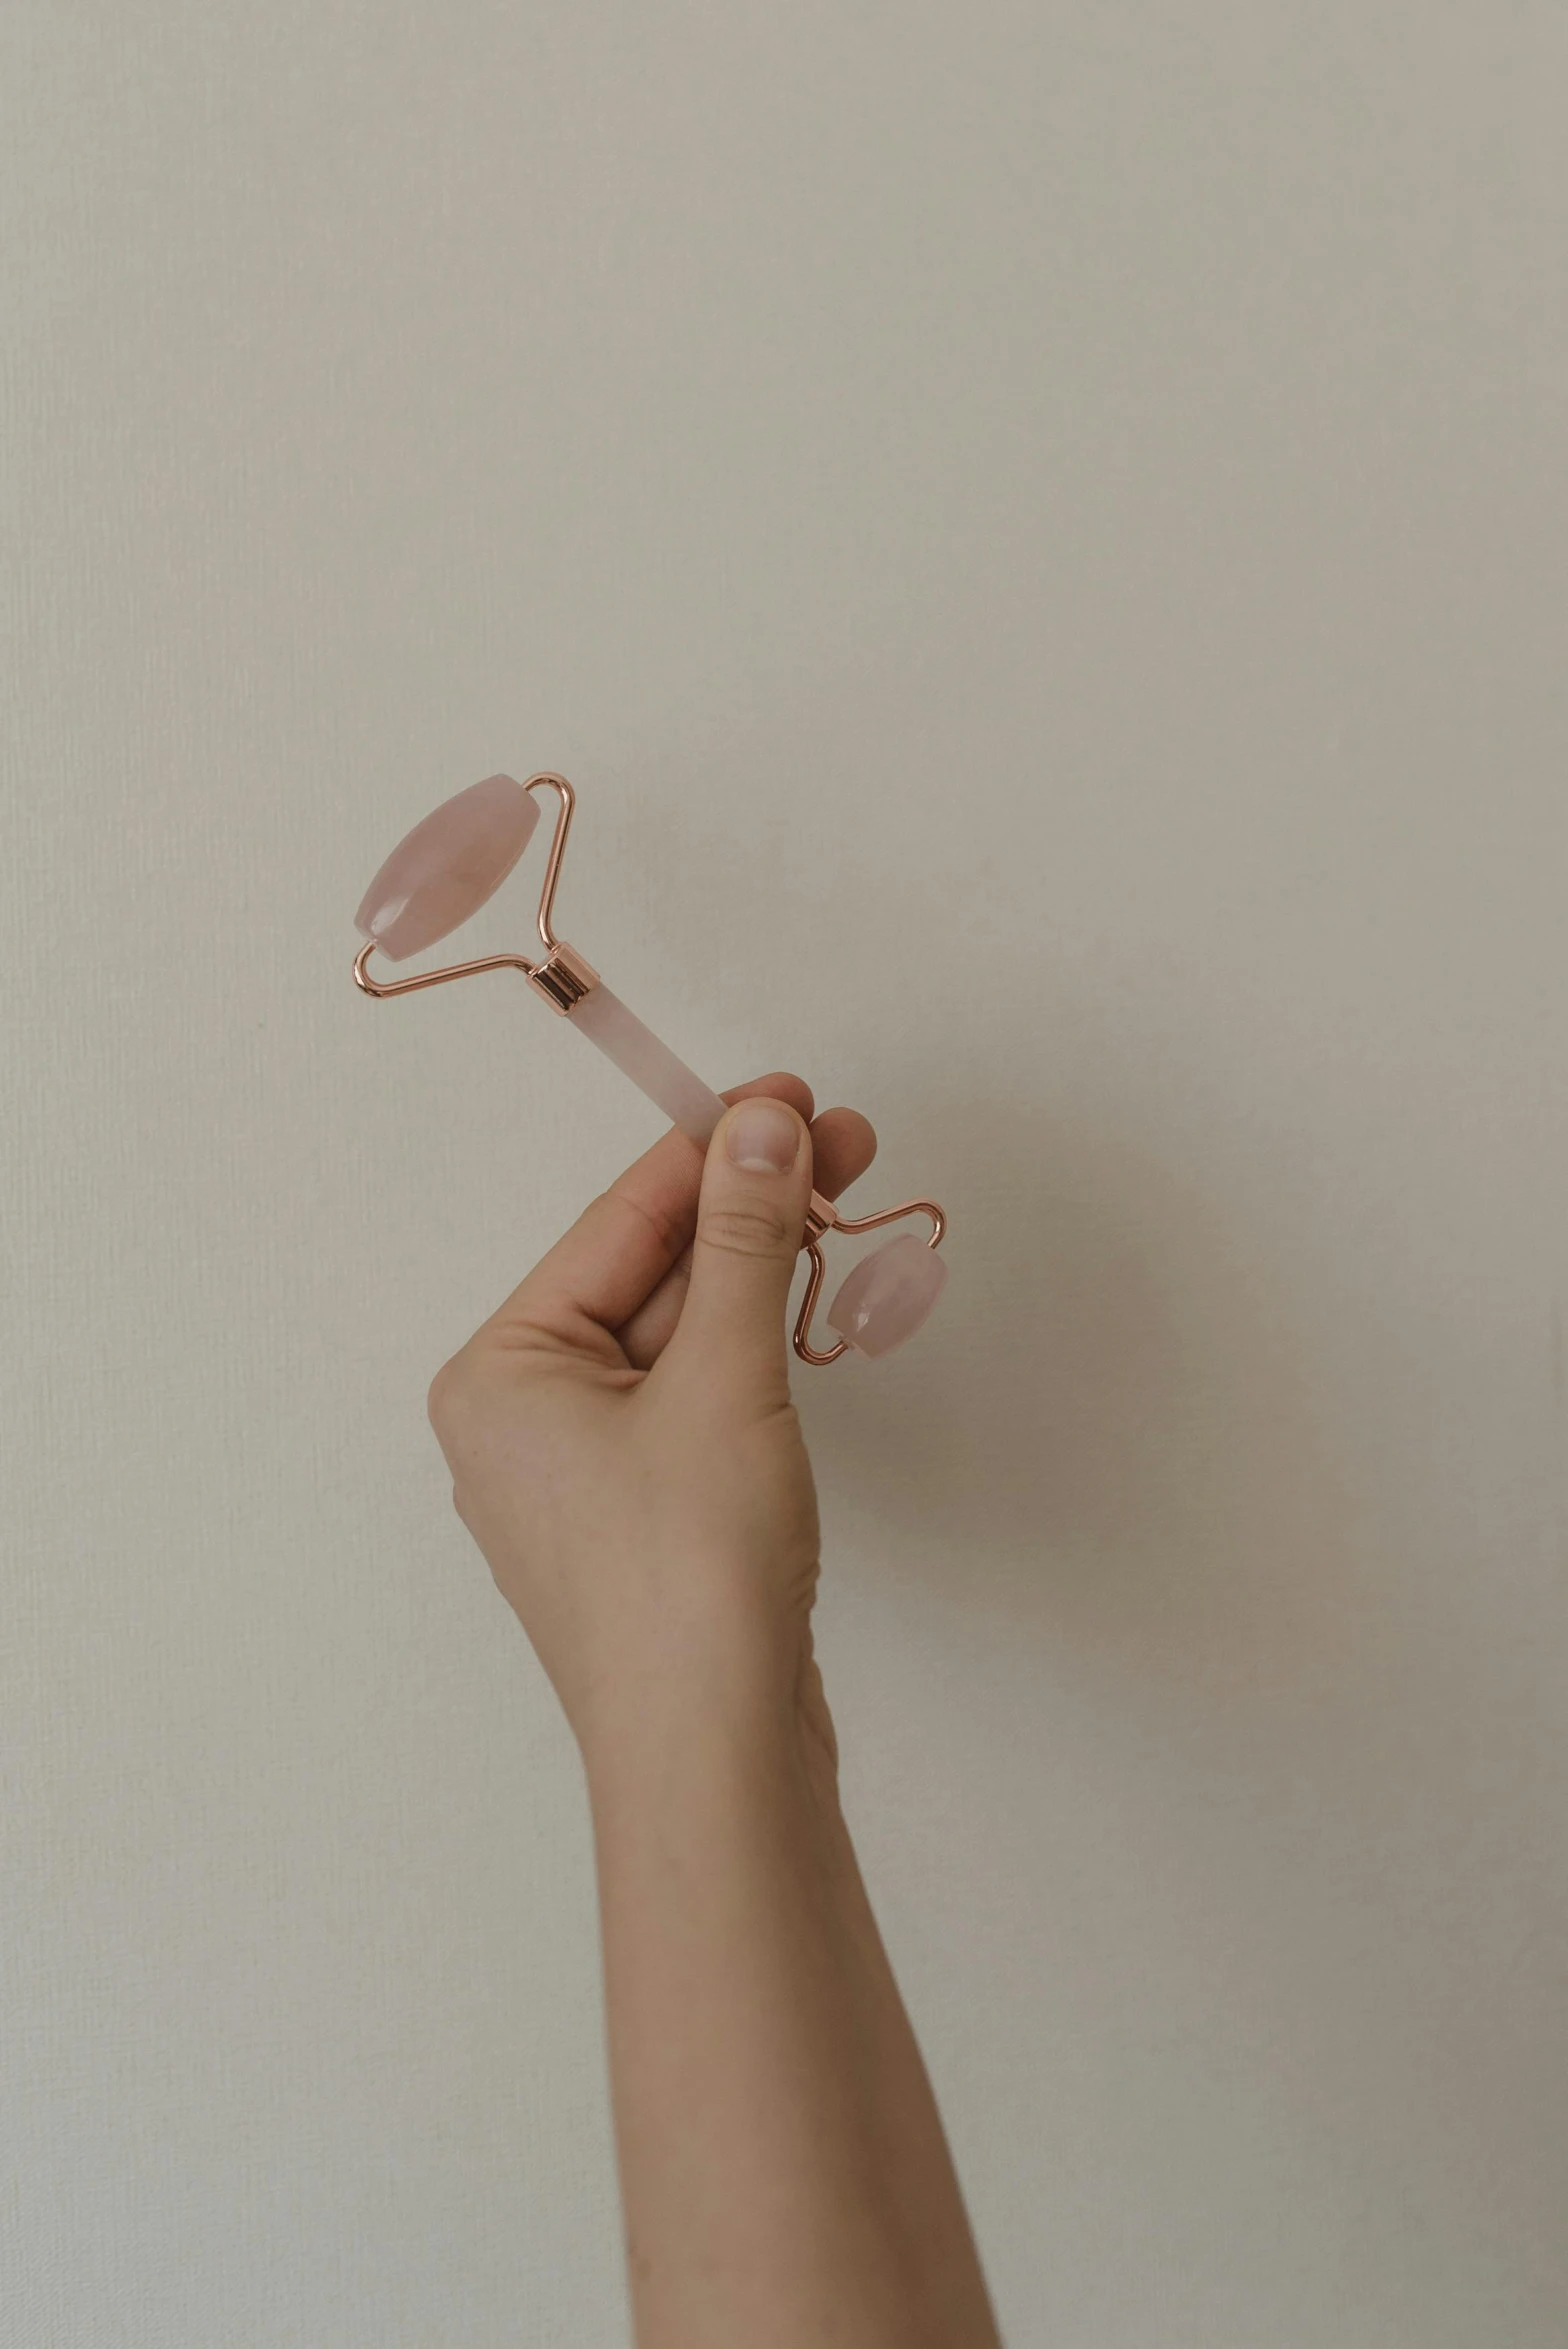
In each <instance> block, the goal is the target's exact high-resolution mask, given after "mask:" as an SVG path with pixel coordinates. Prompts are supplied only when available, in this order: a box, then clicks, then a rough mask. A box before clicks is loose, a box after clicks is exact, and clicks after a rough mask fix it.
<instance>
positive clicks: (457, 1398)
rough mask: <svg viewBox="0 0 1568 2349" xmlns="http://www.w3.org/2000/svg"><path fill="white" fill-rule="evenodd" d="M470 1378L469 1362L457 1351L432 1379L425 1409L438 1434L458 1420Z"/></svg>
mask: <svg viewBox="0 0 1568 2349" xmlns="http://www.w3.org/2000/svg"><path fill="white" fill-rule="evenodd" d="M468 1379H469V1370H468V1365H467V1362H466V1361H465V1359H464V1357H463V1355H462V1354H461V1353H457V1354H454V1355H453V1356H452V1357H451V1360H450V1361H447V1362H443V1363H442V1365H441V1367H440V1369H439V1370H438V1371H437V1372H436V1374H435V1377H434V1378H433V1379H432V1380H431V1381H430V1388H429V1392H428V1393H427V1394H426V1396H425V1411H426V1415H427V1416H428V1418H429V1421H430V1424H431V1426H432V1427H433V1428H434V1429H435V1431H436V1434H437V1435H438V1436H439V1435H441V1434H443V1433H445V1431H446V1430H447V1429H449V1428H450V1427H451V1426H452V1424H453V1422H454V1421H455V1420H456V1418H457V1415H458V1413H459V1411H460V1410H461V1408H462V1404H463V1397H464V1392H465V1389H466V1387H467V1385H468Z"/></svg>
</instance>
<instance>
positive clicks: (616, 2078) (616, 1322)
mask: <svg viewBox="0 0 1568 2349" xmlns="http://www.w3.org/2000/svg"><path fill="white" fill-rule="evenodd" d="M727 1098H728V1099H729V1100H730V1101H731V1102H732V1103H735V1104H737V1106H736V1107H735V1108H733V1109H732V1110H731V1111H730V1113H729V1114H728V1115H727V1116H726V1118H725V1120H724V1122H723V1124H722V1125H721V1126H720V1128H719V1130H718V1132H717V1134H716V1135H715V1136H714V1139H713V1142H712V1144H711V1145H710V1147H709V1150H708V1153H707V1158H706V1163H705V1162H704V1159H703V1155H702V1153H701V1152H700V1151H699V1150H698V1149H697V1148H696V1146H695V1145H694V1144H693V1143H691V1142H689V1141H688V1140H687V1139H686V1138H685V1136H684V1135H682V1134H679V1133H670V1134H667V1135H666V1136H665V1138H664V1139H663V1140H662V1141H661V1142H659V1143H656V1144H655V1146H654V1147H653V1149H651V1150H650V1151H649V1152H648V1153H647V1154H646V1156H644V1157H643V1158H641V1159H639V1160H638V1161H637V1163H636V1165H635V1166H632V1167H630V1168H629V1169H628V1170H627V1172H626V1173H625V1174H623V1175H622V1176H621V1177H620V1179H619V1180H618V1181H617V1182H616V1183H615V1184H613V1185H612V1187H611V1188H610V1190H609V1191H607V1192H606V1193H605V1194H604V1195H603V1196H602V1197H601V1198H598V1199H596V1200H595V1201H594V1202H593V1204H592V1205H591V1206H590V1207H589V1208H588V1210H587V1212H586V1213H585V1214H584V1215H583V1216H582V1218H581V1219H580V1220H579V1222H578V1223H576V1224H575V1225H574V1226H573V1228H572V1229H571V1230H570V1231H569V1232H568V1233H567V1234H566V1236H565V1237H564V1238H563V1239H562V1240H561V1241H560V1242H559V1243H558V1244H557V1246H556V1247H555V1248H553V1249H552V1250H551V1252H550V1254H549V1255H548V1256H546V1257H545V1258H544V1259H543V1261H542V1262H541V1263H540V1264H539V1265H537V1266H536V1267H535V1269H534V1270H533V1271H532V1272H531V1273H530V1274H529V1275H528V1277H527V1278H526V1280H524V1281H523V1282H522V1284H521V1286H520V1287H519V1288H517V1289H516V1290H515V1291H514V1292H513V1294H512V1295H511V1296H510V1297H509V1298H508V1299H507V1300H506V1302H505V1303H504V1304H503V1305H502V1306H501V1307H500V1308H499V1310H498V1311H497V1312H496V1313H494V1314H493V1315H492V1316H491V1318H490V1319H489V1320H488V1321H487V1322H485V1323H484V1325H483V1326H482V1328H480V1329H479V1330H477V1331H476V1332H475V1334H474V1336H473V1337H472V1338H471V1339H470V1340H469V1341H468V1343H467V1345H465V1346H464V1347H462V1348H461V1349H460V1351H459V1352H458V1353H457V1354H456V1355H454V1356H453V1358H452V1360H451V1361H450V1362H448V1363H446V1364H445V1365H444V1366H443V1368H442V1369H441V1370H440V1371H439V1372H438V1373H437V1375H436V1378H435V1380H434V1382H433V1384H432V1387H431V1391H430V1415H431V1421H432V1424H433V1425H434V1427H435V1430H436V1433H437V1435H438V1437H439V1439H440V1442H441V1446H442V1449H443V1451H444V1452H445V1454H446V1458H447V1461H448V1464H449V1466H450V1468H451V1471H452V1475H453V1479H454V1489H453V1498H454V1501H455V1503H456V1506H457V1509H458V1512H459V1514H460V1516H461V1517H462V1519H463V1522H464V1523H465V1525H467V1527H468V1528H469V1530H470V1532H471V1533H472V1534H473V1536H474V1539H475V1541H476V1542H477V1543H478V1545H479V1547H480V1549H481V1550H482V1551H483V1553H484V1556H485V1558H486V1560H487V1561H488V1563H489V1566H490V1569H491V1572H492V1573H493V1575H494V1576H495V1580H496V1583H497V1585H498V1586H499V1588H500V1590H501V1592H502V1593H503V1595H504V1596H505V1598H506V1599H507V1600H508V1601H509V1603H510V1604H511V1606H512V1607H513V1608H514V1609H515V1611H516V1613H517V1615H518V1617H519V1619H520V1620H521V1622H522V1625H523V1628H524V1629H525V1631H526V1632H527V1634H528V1636H529V1638H530V1640H531V1641H532V1642H533V1645H534V1648H535V1650H536V1652H537V1653H538V1656H539V1659H540V1661H541V1663H542V1664H543V1666H544V1668H545V1671H546V1672H547V1673H548V1674H549V1677H550V1680H551V1682H552V1684H553V1686H554V1688H555V1691H556V1694H557V1696H558V1697H559V1698H560V1701H561V1704H562V1706H563V1708H564V1709H565V1712H566V1716H567V1719H568V1721H569V1722H570V1724H571V1727H572V1730H573V1732H574V1734H575V1736H576V1738H577V1742H578V1745H579V1748H580V1750H581V1752H582V1756H583V1762H584V1766H585V1770H586V1774H587V1783H588V1790H589V1797H590V1803H591V1809H592V1816H593V1823H594V1838H595V1849H596V1858H597V1865H598V1880H599V1899H600V1915H601V1923H602V1930H603V1936H604V1972H605V1989H606V2000H607V2007H608V2028H609V2049H610V2073H611V2083H612V2091H613V2099H614V2108H615V2125H616V2142H617V2150H618V2156H619V2164H620V2175H621V2191H622V2198H623V2202H624V2207H625V2218H626V2234H627V2256H628V2267H629V2274H630V2282H631V2296H632V2307H633V2314H634V2319H635V2325H636V2335H637V2341H638V2344H639V2349H740V2345H741V2344H744V2345H745V2349H801V2345H802V2344H804V2343H807V2342H814V2341H817V2342H831V2343H833V2344H834V2345H835V2349H895V2345H896V2349H996V2344H997V2342H998V2335H997V2332H996V2327H995V2323H994V2320H993V2318H992V2315H991V2312H990V2307H989V2304H988V2301H987V2297H986V2292H985V2286H984V2283H983V2281H982V2278H981V2273H980V2266H979V2261H978V2258H977V2256H976V2253H975V2248H974V2243H973V2240H972V2237H971V2235H970V2231H969V2226H968V2222H967V2220H966V2217H965V2214H964V2208H963V2202H962V2198H961V2195H960V2192H959V2187H958V2182H957V2179H956V2177H955V2175H954V2172H953V2166H952V2162H951V2159H950V2157H949V2154H948V2150H947V2145H946V2142H945V2139H944V2137H943V2132H942V2124H941V2121H940V2118H939V2117H938V2113H937V2109H936V2104H935V2101H934V2099H933V2097H932V2094H931V2089H930V2085H929V2082H928V2081H927V2078H926V2073H925V2067H924V2065H923V2063H922V2061H921V2057H920V2051H919V2048H918V2046H917V2045H916V2042H915V2038H914V2034H913V2032H912V2031H911V2029H910V2026H909V2021H908V2018H907V2016H906V2015H905V2012H904V2008H903V2003H902V2001H901V1999H900V1997H899V1994H898V1989H897V1985H896V1984H895V1982H894V1979H893V1975H892V1971H891V1968H890V1967H889V1964H888V1960H887V1956H886V1953H885V1951H884V1949H883V1946H882V1942H881V1939H880V1936H879V1934H878V1932H877V1927H876V1923H875V1920H874V1918H873V1916H872V1913H871V1907H870V1903H869V1901H868V1900H867V1897H866V1891H865V1887H864V1885H863V1883H862V1881H861V1877H860V1871H859V1868H858V1866H857V1864H856V1860H855V1854H854V1849H853V1846H852V1844H851V1842H850V1837H849V1832H848V1829H847V1828H846V1826H845V1824H844V1819H843V1814H842V1812H841V1810H840V1807H839V1799H838V1749H837V1744H836V1740H835V1737H834V1731H833V1723H832V1718H831V1715H830V1714H829V1711H828V1706H827V1701H826V1697H825V1694H824V1691H823V1686H822V1678H821V1674H820V1673H819V1671H818V1669H817V1666H816V1663H815V1660H814V1658H813V1654H812V1644H811V1608H812V1601H813V1598H814V1596H815V1592H816V1587H817V1573H818V1533H817V1507H816V1495H815V1490H814V1487H813V1484H812V1477H811V1467H810V1463H809V1461H808V1459H807V1457H806V1451H805V1447H804V1445H803V1443H802V1441H801V1435H800V1429H799V1425H798V1423H797V1420H796V1416H795V1412H794V1409H793V1406H792V1404H791V1401H790V1390H789V1369H788V1362H789V1355H788V1345H787V1337H786V1329H785V1314H786V1304H787V1297H788V1291H789V1285H790V1277H791V1274H792V1272H793V1269H794V1264H795V1259H796V1254H797V1251H798V1249H799V1245H800V1239H801V1234H802V1231H803V1228H804V1223H805V1212H806V1201H807V1195H808V1193H809V1191H810V1189H811V1186H812V1182H813V1170H815V1181H816V1184H817V1187H818V1188H819V1189H820V1190H822V1191H823V1192H824V1193H825V1194H827V1195H828V1196H830V1197H831V1196H836V1194H837V1192H838V1191H839V1190H841V1189H842V1188H843V1187H844V1186H845V1185H846V1184H847V1183H850V1182H852V1181H853V1180H854V1179H855V1177H856V1176H857V1175H858V1174H860V1173H861V1172H862V1171H863V1170H864V1169H865V1167H866V1166H868V1165H869V1164H870V1161H871V1157H872V1154H873V1152H874V1150H875V1148H876V1142H875V1137H874V1136H873V1134H872V1132H871V1128H870V1127H869V1125H868V1124H867V1123H866V1121H865V1119H864V1118H862V1117H860V1116H859V1115H858V1114H857V1113H856V1112H855V1111H853V1110H848V1109H832V1110H828V1111H827V1112H825V1113H824V1115H823V1116H821V1117H819V1118H817V1119H816V1120H815V1121H814V1123H808V1121H809V1120H811V1115H812V1100H811V1095H810V1092H809V1089H808V1088H807V1087H806V1086H805V1085H804V1084H802V1083H801V1081H800V1080H799V1079H798V1078H796V1077H790V1076H770V1077H763V1078H759V1079H757V1080H756V1081H755V1082H754V1083H753V1084H751V1085H747V1086H742V1087H740V1088H739V1089H738V1091H737V1092H735V1093H732V1094H730V1095H729V1096H728V1097H727Z"/></svg>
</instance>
